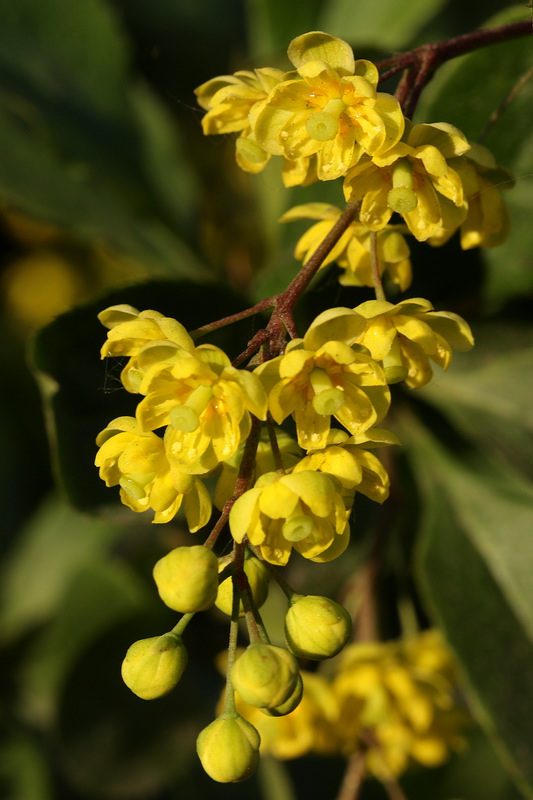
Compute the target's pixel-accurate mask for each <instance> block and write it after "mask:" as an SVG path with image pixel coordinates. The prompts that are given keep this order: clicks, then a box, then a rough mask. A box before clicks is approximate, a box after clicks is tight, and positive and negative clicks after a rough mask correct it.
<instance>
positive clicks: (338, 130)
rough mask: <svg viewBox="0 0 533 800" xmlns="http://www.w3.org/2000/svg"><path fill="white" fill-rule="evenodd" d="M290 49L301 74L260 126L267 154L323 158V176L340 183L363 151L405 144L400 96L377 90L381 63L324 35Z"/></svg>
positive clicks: (301, 39) (257, 121) (261, 113)
mask: <svg viewBox="0 0 533 800" xmlns="http://www.w3.org/2000/svg"><path fill="white" fill-rule="evenodd" d="M287 52H288V56H289V59H290V61H291V62H292V63H293V65H294V66H295V68H296V75H294V77H293V78H290V79H288V80H287V79H286V80H283V81H280V83H278V84H277V85H276V86H275V87H274V88H273V89H272V91H271V92H270V93H269V95H268V98H267V99H266V101H265V102H264V104H262V106H260V107H259V108H258V110H257V113H256V114H255V115H254V119H253V122H252V128H253V131H254V134H255V137H256V139H257V141H258V142H259V143H260V144H261V145H262V146H263V147H264V148H265V150H267V151H268V152H269V153H272V154H274V155H280V156H284V157H285V158H288V159H291V160H294V159H299V158H309V157H310V156H314V155H316V158H317V176H318V178H319V179H320V180H333V179H335V178H338V177H340V176H342V175H345V174H346V172H347V170H348V169H349V168H350V167H351V166H352V165H353V164H356V163H357V161H358V160H359V158H360V157H361V155H362V154H363V153H368V154H371V155H373V154H378V153H380V154H381V153H385V152H386V151H387V150H389V149H390V148H391V147H393V146H394V145H395V144H396V142H398V140H399V139H400V137H401V135H402V133H403V127H404V118H403V114H402V111H401V109H400V106H399V103H398V101H397V100H396V99H395V98H394V97H392V95H389V94H384V93H379V92H376V86H377V82H378V78H379V74H378V70H377V68H376V66H375V65H374V64H372V63H371V62H370V61H365V60H363V59H359V60H357V61H356V60H355V59H354V55H353V51H352V48H351V47H350V46H349V45H348V44H347V43H346V42H344V41H343V40H342V39H339V38H337V37H336V36H330V35H329V34H327V33H323V32H321V31H313V32H311V33H305V34H303V35H302V36H298V37H297V38H296V39H293V40H292V42H291V43H290V45H289V49H288V51H287Z"/></svg>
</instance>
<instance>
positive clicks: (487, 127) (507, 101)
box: [476, 66, 533, 142]
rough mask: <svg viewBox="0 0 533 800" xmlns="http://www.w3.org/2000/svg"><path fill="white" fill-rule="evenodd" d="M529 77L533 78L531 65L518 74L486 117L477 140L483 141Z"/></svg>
mask: <svg viewBox="0 0 533 800" xmlns="http://www.w3.org/2000/svg"><path fill="white" fill-rule="evenodd" d="M531 78H533V66H531V67H530V68H529V69H528V70H527V71H526V72H524V74H523V75H521V76H520V78H519V79H518V80H517V82H516V83H515V85H514V86H513V88H512V89H511V91H510V92H509V94H508V95H507V96H506V97H504V98H503V100H502V102H501V103H500V105H499V106H498V108H496V109H495V110H494V111H493V112H492V114H491V115H490V117H489V119H488V122H487V124H486V125H485V127H484V128H483V130H482V131H481V133H480V134H479V136H478V137H477V139H476V141H477V142H481V141H483V139H484V138H485V137H486V136H487V134H488V133H489V131H491V130H492V128H493V127H494V125H495V124H496V123H497V121H498V120H499V118H500V117H501V115H502V114H503V112H504V111H505V110H506V108H507V107H508V106H509V105H510V104H511V103H512V102H513V100H514V99H515V97H516V96H517V94H518V93H519V92H520V90H521V89H522V88H523V87H524V86H525V85H526V83H527V82H528V81H530V80H531Z"/></svg>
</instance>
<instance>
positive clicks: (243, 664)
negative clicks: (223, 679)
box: [231, 643, 299, 708]
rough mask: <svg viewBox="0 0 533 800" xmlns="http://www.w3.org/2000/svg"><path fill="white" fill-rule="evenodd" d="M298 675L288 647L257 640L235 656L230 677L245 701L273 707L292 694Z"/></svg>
mask: <svg viewBox="0 0 533 800" xmlns="http://www.w3.org/2000/svg"><path fill="white" fill-rule="evenodd" d="M298 675H299V672H298V664H297V662H296V659H295V658H294V656H292V655H291V654H290V653H289V651H288V650H285V649H284V648H283V647H274V646H273V645H271V644H262V643H257V644H251V645H249V646H248V647H247V648H246V650H245V651H244V653H243V654H242V655H241V656H239V658H238V659H237V660H236V662H235V664H234V666H233V670H232V673H231V681H232V683H233V687H234V689H235V690H236V691H237V692H238V694H239V696H240V697H241V699H242V700H244V702H245V703H248V705H250V706H256V707H257V708H276V707H277V706H279V705H281V704H282V703H285V702H286V700H288V699H289V697H290V696H291V695H292V693H293V691H294V689H295V687H296V683H297V680H298Z"/></svg>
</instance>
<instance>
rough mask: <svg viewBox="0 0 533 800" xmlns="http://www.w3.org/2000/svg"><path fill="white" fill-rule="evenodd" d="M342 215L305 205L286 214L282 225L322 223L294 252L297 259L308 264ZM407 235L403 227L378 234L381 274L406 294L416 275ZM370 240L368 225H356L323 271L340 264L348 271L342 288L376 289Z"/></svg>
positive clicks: (335, 210) (322, 206)
mask: <svg viewBox="0 0 533 800" xmlns="http://www.w3.org/2000/svg"><path fill="white" fill-rule="evenodd" d="M341 213H342V211H341V209H340V208H337V207H336V206H332V205H329V203H305V204H304V205H301V206H295V207H294V208H291V209H290V210H289V211H287V212H285V214H283V216H282V217H281V218H280V222H292V221H293V220H298V219H318V220H321V221H320V222H317V224H316V225H313V226H312V227H311V228H309V230H308V231H306V232H305V233H304V235H303V236H302V237H301V238H300V239H299V241H298V243H297V245H296V250H295V252H294V256H295V258H297V259H299V260H301V261H303V262H304V263H305V262H306V261H307V260H308V259H309V258H310V257H311V256H312V255H313V253H314V252H315V250H316V249H317V247H319V245H320V244H321V243H322V241H323V240H324V238H325V237H326V236H327V235H328V234H329V232H330V231H331V229H332V228H333V226H334V225H335V223H336V221H337V220H338V218H339V217H340V215H341ZM404 231H405V228H404V227H403V226H401V225H388V226H387V227H386V228H384V229H383V230H381V231H379V232H378V234H377V255H378V263H379V270H380V274H383V273H384V272H385V271H386V272H387V273H388V275H389V276H390V278H391V280H392V281H393V282H394V283H396V284H398V285H399V287H400V289H402V290H405V289H407V288H408V287H409V285H410V284H411V275H412V271H411V261H410V260H409V247H408V245H407V242H406V241H405V239H404V237H403V236H402V233H403V232H404ZM370 237H371V232H370V230H369V229H368V228H367V227H366V226H365V225H362V224H361V223H360V222H352V223H351V225H349V226H348V229H347V230H346V231H345V232H344V233H343V234H342V236H341V237H340V239H339V240H338V242H337V243H336V244H335V245H334V246H333V248H332V249H331V251H330V252H329V254H328V255H327V256H326V258H325V259H324V261H323V262H322V264H321V267H320V268H321V269H322V267H325V266H327V265H328V264H331V263H333V262H334V261H336V262H337V264H338V265H339V267H341V269H343V270H344V274H343V275H341V276H340V278H339V283H341V284H342V286H373V285H374V280H373V276H372V263H371V256H370V248H371V244H370Z"/></svg>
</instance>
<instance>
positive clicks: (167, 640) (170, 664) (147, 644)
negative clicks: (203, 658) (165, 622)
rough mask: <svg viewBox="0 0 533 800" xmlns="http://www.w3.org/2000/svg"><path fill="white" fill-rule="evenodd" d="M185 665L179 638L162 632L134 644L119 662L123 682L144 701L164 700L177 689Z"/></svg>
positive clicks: (184, 655)
mask: <svg viewBox="0 0 533 800" xmlns="http://www.w3.org/2000/svg"><path fill="white" fill-rule="evenodd" d="M186 666H187V650H186V649H185V646H184V644H183V642H182V640H181V638H180V637H179V636H177V635H176V634H174V633H165V634H163V636H153V637H152V638H150V639H140V640H139V641H138V642H134V643H133V644H132V645H131V647H130V648H129V650H128V652H127V653H126V657H125V659H124V661H123V662H122V680H123V681H124V683H125V684H126V686H127V687H128V689H131V691H132V692H133V693H134V694H136V695H137V697H141V698H142V699H143V700H154V699H155V698H156V697H163V696H164V695H166V694H168V693H169V692H170V691H172V689H173V688H174V687H175V686H176V684H177V683H178V681H179V679H180V678H181V676H182V675H183V673H184V671H185V667H186Z"/></svg>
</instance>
